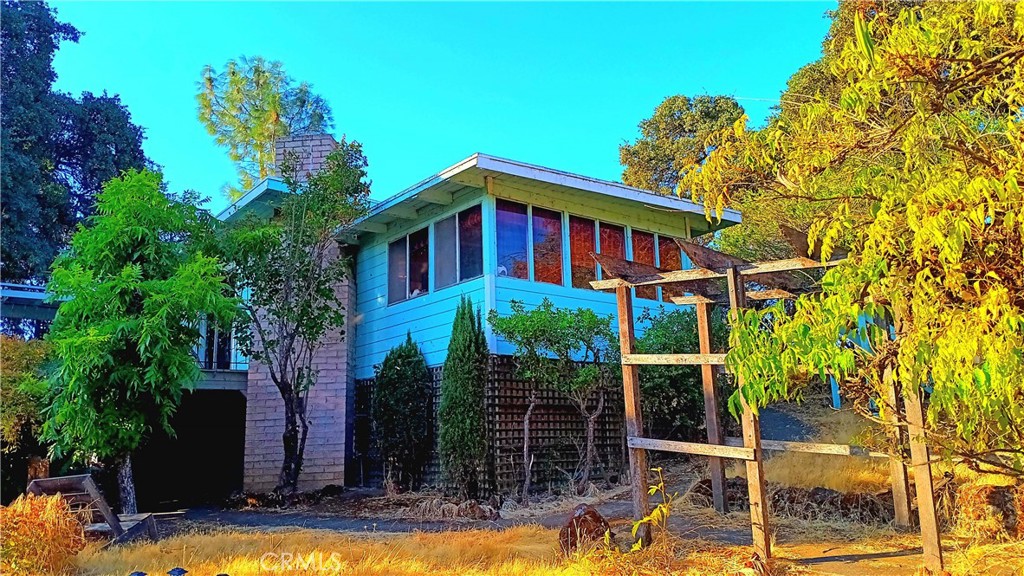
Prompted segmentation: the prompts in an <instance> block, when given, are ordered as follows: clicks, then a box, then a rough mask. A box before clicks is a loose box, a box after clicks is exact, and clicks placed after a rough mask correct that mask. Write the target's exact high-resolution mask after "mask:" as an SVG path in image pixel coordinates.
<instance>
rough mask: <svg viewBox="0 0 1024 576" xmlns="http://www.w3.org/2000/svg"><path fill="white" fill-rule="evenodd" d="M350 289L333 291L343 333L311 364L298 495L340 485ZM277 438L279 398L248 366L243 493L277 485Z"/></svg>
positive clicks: (350, 285) (348, 380)
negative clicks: (340, 305)
mask: <svg viewBox="0 0 1024 576" xmlns="http://www.w3.org/2000/svg"><path fill="white" fill-rule="evenodd" d="M335 257H337V254H335ZM355 289H356V285H355V283H354V282H353V281H346V282H343V283H342V284H341V285H340V286H338V287H337V293H338V296H339V297H340V299H341V301H342V303H343V304H344V306H345V310H346V313H345V316H346V321H345V327H344V328H343V329H342V330H341V331H338V330H335V331H332V332H331V333H329V334H328V335H327V337H326V339H325V342H324V344H323V346H322V347H321V348H320V350H319V351H318V352H317V354H316V356H315V357H314V359H313V365H314V367H315V368H316V369H317V370H318V371H319V376H318V379H317V382H316V384H315V385H314V386H313V387H312V388H311V389H310V390H309V397H308V399H307V415H308V418H309V436H308V437H307V439H306V450H305V458H304V461H303V466H302V473H301V474H300V475H299V490H315V489H317V488H322V487H324V486H326V485H328V484H339V485H340V484H344V482H345V450H346V442H347V441H348V434H347V427H346V417H347V413H348V410H349V405H350V402H351V389H352V369H351V367H352V346H351V344H350V340H349V338H350V334H349V332H351V329H352V328H351V320H352V317H353V316H354V314H353V312H352V307H351V304H352V302H353V301H354V294H355ZM283 433H284V408H283V406H282V401H281V395H280V393H279V392H278V390H277V387H276V386H275V385H274V383H273V381H271V379H270V373H269V371H268V368H267V366H266V365H264V364H261V363H259V362H256V361H255V360H253V361H250V363H249V373H248V388H247V392H246V414H245V460H244V462H245V463H244V472H243V487H244V489H245V490H247V491H252V492H268V491H270V490H273V489H274V487H275V486H276V485H277V479H278V475H279V473H280V471H281V463H282V461H283V459H284V449H283V447H282V440H281V436H282V434H283Z"/></svg>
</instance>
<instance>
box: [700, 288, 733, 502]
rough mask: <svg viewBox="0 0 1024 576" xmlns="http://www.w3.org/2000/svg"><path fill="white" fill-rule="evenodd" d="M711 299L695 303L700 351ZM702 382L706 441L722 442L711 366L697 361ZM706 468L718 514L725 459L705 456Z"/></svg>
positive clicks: (707, 333) (705, 342)
mask: <svg viewBox="0 0 1024 576" xmlns="http://www.w3.org/2000/svg"><path fill="white" fill-rule="evenodd" d="M712 305H713V304H712V303H711V302H699V303H697V306H696V308H697V337H698V340H699V341H700V353H701V354H710V353H711V306H712ZM700 376H701V383H702V385H703V387H704V425H705V427H706V428H707V431H708V444H725V436H724V434H722V423H721V421H720V420H719V418H718V410H719V405H718V391H717V390H716V389H715V371H714V366H712V365H710V364H701V365H700ZM708 470H709V472H710V474H711V498H712V502H713V503H714V505H715V510H717V511H718V512H719V513H721V514H725V513H727V512H729V501H728V498H727V497H726V492H725V463H724V462H723V461H722V459H721V458H719V457H717V456H712V457H710V458H709V459H708Z"/></svg>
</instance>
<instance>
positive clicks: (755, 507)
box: [726, 266, 772, 560]
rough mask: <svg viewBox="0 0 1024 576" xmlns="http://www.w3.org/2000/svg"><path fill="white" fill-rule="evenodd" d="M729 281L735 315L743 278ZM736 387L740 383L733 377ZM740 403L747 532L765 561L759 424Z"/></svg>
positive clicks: (742, 303) (767, 541)
mask: <svg viewBox="0 0 1024 576" xmlns="http://www.w3.org/2000/svg"><path fill="white" fill-rule="evenodd" d="M726 276H727V278H728V281H729V306H730V308H731V313H732V314H733V315H738V314H740V312H741V311H742V310H743V308H745V307H746V305H747V300H746V293H745V287H744V285H743V277H742V276H741V275H740V271H739V270H738V269H737V268H736V267H735V266H733V267H730V268H729V269H728V270H727V271H726ZM736 385H737V387H741V386H742V385H743V380H742V379H741V378H740V377H739V376H738V375H737V381H736ZM740 399H741V400H742V402H743V418H742V420H741V423H742V426H743V446H744V447H746V448H751V449H753V450H754V459H753V460H747V461H746V463H745V464H746V469H747V493H748V494H749V496H750V531H751V533H752V535H753V539H754V552H755V553H757V555H758V556H760V557H761V559H762V560H767V559H769V558H771V557H772V550H771V535H770V533H769V529H768V496H767V493H768V490H767V487H766V486H765V477H764V450H762V449H761V424H760V421H759V419H758V417H757V415H756V414H754V411H753V410H752V409H751V408H750V406H749V405H747V402H746V400H743V399H742V396H741V397H740Z"/></svg>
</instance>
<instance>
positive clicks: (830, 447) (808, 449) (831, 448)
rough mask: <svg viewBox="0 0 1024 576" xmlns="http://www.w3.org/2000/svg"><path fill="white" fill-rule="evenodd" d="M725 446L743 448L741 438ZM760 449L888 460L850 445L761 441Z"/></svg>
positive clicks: (728, 440)
mask: <svg viewBox="0 0 1024 576" xmlns="http://www.w3.org/2000/svg"><path fill="white" fill-rule="evenodd" d="M724 444H725V445H726V446H743V438H734V437H731V436H730V437H728V438H726V439H725V442H724ZM761 449H762V450H770V451H773V452H803V453H805V454H827V455H831V456H864V457H866V458H889V455H888V454H886V453H885V452H875V451H873V450H868V449H867V448H864V447H863V446H854V445H852V444H827V443H822V442H790V441H788V440H764V439H762V440H761Z"/></svg>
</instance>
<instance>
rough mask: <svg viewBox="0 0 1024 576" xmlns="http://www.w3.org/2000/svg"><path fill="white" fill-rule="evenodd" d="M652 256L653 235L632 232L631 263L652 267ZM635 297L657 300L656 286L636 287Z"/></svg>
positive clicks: (653, 261) (637, 231)
mask: <svg viewBox="0 0 1024 576" xmlns="http://www.w3.org/2000/svg"><path fill="white" fill-rule="evenodd" d="M654 254H655V250H654V234H651V233H650V232H641V231H639V230H633V261H634V262H639V263H640V264H650V265H651V266H654V265H655V261H656V259H655V257H654ZM636 297H637V298H647V299H648V300H657V299H658V288H657V287H656V286H638V287H637V289H636Z"/></svg>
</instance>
